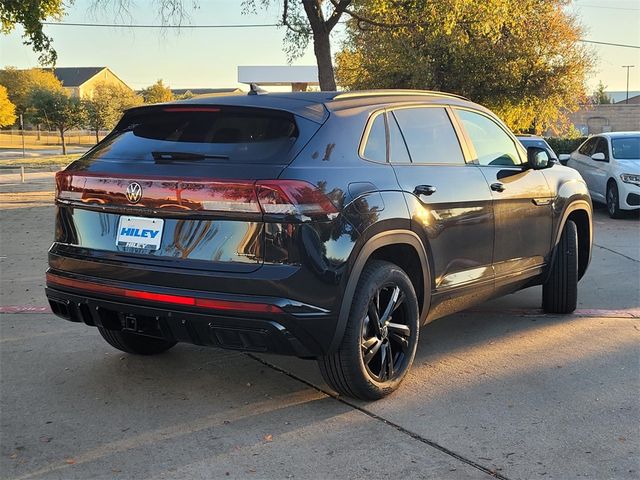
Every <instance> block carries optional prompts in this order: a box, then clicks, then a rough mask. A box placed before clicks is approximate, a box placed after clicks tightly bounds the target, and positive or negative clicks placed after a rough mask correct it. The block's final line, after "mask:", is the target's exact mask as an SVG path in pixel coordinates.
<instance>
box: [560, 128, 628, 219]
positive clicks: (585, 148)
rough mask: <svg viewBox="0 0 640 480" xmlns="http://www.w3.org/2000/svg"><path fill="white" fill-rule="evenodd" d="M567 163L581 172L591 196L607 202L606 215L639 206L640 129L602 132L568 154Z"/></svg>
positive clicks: (613, 216)
mask: <svg viewBox="0 0 640 480" xmlns="http://www.w3.org/2000/svg"><path fill="white" fill-rule="evenodd" d="M567 166H569V167H572V168H575V169H576V170H578V171H579V172H580V174H581V175H582V178H584V181H585V182H586V183H587V186H588V187H589V193H590V194H591V198H592V199H593V200H595V201H597V202H601V203H606V204H607V210H608V211H609V216H610V217H611V218H619V217H620V216H621V215H622V210H638V209H640V132H615V133H602V134H600V135H595V136H593V137H590V138H589V139H588V140H586V141H585V142H584V143H583V144H582V145H580V147H578V149H577V150H576V151H575V152H573V153H572V154H571V156H570V157H569V160H568V162H567Z"/></svg>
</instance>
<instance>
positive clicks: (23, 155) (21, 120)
mask: <svg viewBox="0 0 640 480" xmlns="http://www.w3.org/2000/svg"><path fill="white" fill-rule="evenodd" d="M20 132H21V133H22V158H24V157H25V154H24V119H23V118H22V114H20Z"/></svg>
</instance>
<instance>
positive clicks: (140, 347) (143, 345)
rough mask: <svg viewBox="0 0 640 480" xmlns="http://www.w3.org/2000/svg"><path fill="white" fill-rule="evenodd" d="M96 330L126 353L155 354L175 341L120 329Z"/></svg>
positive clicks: (166, 348) (172, 344) (163, 350)
mask: <svg viewBox="0 0 640 480" xmlns="http://www.w3.org/2000/svg"><path fill="white" fill-rule="evenodd" d="M98 331H99V332H100V335H102V338H104V339H105V340H106V341H107V343H108V344H109V345H111V346H112V347H115V348H117V349H118V350H122V351H123V352H126V353H134V354H137V355H156V354H158V353H162V352H166V351H167V350H169V349H170V348H171V347H173V346H174V345H175V344H176V343H177V342H173V341H169V340H164V339H162V338H152V337H146V336H144V335H138V334H135V333H131V332H123V331H121V330H107V329H106V328H102V327H98Z"/></svg>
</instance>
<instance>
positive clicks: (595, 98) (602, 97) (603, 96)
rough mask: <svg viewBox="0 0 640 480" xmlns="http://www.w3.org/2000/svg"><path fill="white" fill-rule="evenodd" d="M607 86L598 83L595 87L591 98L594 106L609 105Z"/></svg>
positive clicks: (609, 98)
mask: <svg viewBox="0 0 640 480" xmlns="http://www.w3.org/2000/svg"><path fill="white" fill-rule="evenodd" d="M606 89H607V86H606V85H605V84H604V83H602V81H600V82H599V83H598V86H597V87H596V91H595V92H593V95H592V96H591V101H592V102H593V103H594V104H595V105H608V104H610V103H611V97H610V96H609V94H607V92H606Z"/></svg>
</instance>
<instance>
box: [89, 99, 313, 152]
mask: <svg viewBox="0 0 640 480" xmlns="http://www.w3.org/2000/svg"><path fill="white" fill-rule="evenodd" d="M300 123H303V124H304V126H309V124H313V122H311V121H309V120H305V119H303V118H300V117H294V115H293V114H290V113H287V112H282V111H278V110H267V109H257V108H247V107H226V106H223V107H208V106H207V107H204V106H202V107H198V106H179V105H176V106H167V107H162V108H150V109H141V110H138V111H135V110H134V111H132V112H130V113H128V114H126V115H125V116H124V117H123V119H122V120H121V121H120V123H119V124H118V125H117V126H116V128H115V129H114V131H113V132H112V133H111V134H110V135H109V136H107V138H105V140H104V141H103V142H101V143H100V144H99V145H98V146H97V147H96V148H95V149H94V150H93V151H91V152H90V153H89V156H90V157H93V158H105V159H109V158H114V159H128V160H154V161H156V162H174V161H175V162H178V161H211V162H216V161H218V162H225V163H226V162H238V163H283V160H286V158H287V156H288V152H289V151H290V150H291V147H292V146H293V145H294V144H295V142H296V140H297V139H298V138H299V137H300V136H301V129H300V127H299V124H300ZM313 125H315V124H313ZM317 128H318V126H317V125H315V129H314V130H313V131H314V132H315V130H317ZM307 136H308V135H307Z"/></svg>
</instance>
